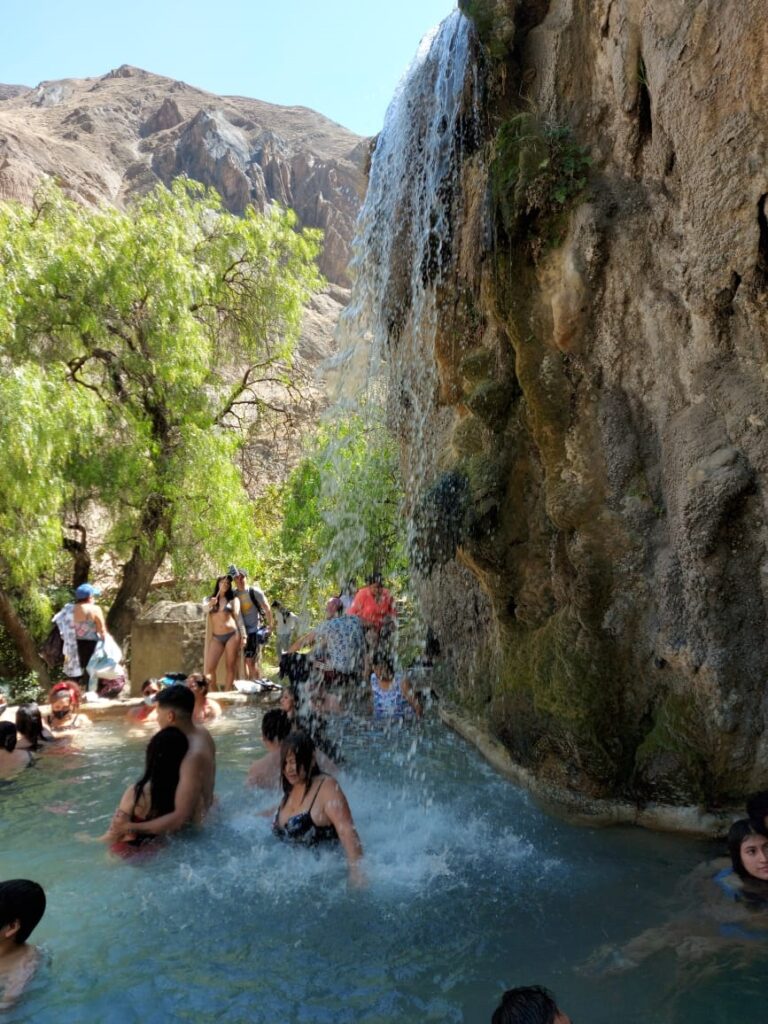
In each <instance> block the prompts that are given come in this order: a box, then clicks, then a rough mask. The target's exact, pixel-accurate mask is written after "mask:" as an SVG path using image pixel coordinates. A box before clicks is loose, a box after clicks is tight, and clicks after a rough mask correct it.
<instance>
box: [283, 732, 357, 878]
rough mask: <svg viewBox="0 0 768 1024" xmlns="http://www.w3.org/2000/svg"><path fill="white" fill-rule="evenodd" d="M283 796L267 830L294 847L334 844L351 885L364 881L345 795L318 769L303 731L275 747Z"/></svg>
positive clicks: (355, 835)
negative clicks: (342, 856)
mask: <svg viewBox="0 0 768 1024" xmlns="http://www.w3.org/2000/svg"><path fill="white" fill-rule="evenodd" d="M280 777H281V780H282V785H283V799H282V802H281V803H280V806H279V807H278V808H277V811H276V812H275V816H274V819H273V821H272V832H273V833H274V835H275V836H276V837H277V838H278V839H280V840H282V841H283V842H286V843H291V844H293V845H296V846H320V845H325V844H329V843H337V842H338V843H340V844H341V846H342V848H343V850H344V853H345V854H346V857H347V865H348V868H349V881H350V884H351V885H354V886H361V885H364V884H365V876H364V874H363V872H362V866H361V861H362V858H363V847H362V844H361V842H360V837H359V836H358V834H357V829H356V828H355V823H354V821H353V820H352V812H351V811H350V809H349V804H348V803H347V798H346V797H345V796H344V793H343V791H342V789H341V786H340V785H339V784H338V782H337V781H336V779H334V778H332V777H331V776H330V775H325V774H324V773H323V772H321V771H320V769H319V767H318V765H317V759H316V756H315V744H314V743H313V741H312V738H311V737H310V736H309V735H308V734H307V733H305V732H301V731H299V732H292V733H290V735H288V736H287V737H286V738H285V739H284V740H283V742H282V745H281V747H280Z"/></svg>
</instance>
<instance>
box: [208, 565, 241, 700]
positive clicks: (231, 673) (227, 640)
mask: <svg viewBox="0 0 768 1024" xmlns="http://www.w3.org/2000/svg"><path fill="white" fill-rule="evenodd" d="M232 581H233V577H232V576H219V578H218V579H217V580H216V583H215V584H214V587H213V593H212V594H211V596H210V597H209V598H208V599H207V611H208V615H209V617H210V618H209V622H210V627H211V630H210V640H209V642H208V649H207V651H206V655H205V678H206V679H207V680H208V685H209V687H210V688H211V689H212V690H216V689H218V687H217V685H216V669H217V668H218V666H219V662H220V661H221V656H222V654H223V655H224V664H225V666H226V670H227V683H226V689H227V690H231V689H233V688H234V684H235V669H236V667H237V656H238V654H239V653H240V648H241V647H242V646H243V644H244V643H245V626H243V624H242V622H241V619H240V599H239V598H238V596H237V594H235V591H234V589H233V587H232Z"/></svg>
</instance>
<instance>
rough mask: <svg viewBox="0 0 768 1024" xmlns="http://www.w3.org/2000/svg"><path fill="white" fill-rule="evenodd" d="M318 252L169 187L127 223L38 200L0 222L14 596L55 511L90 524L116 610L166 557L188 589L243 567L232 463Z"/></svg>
mask: <svg viewBox="0 0 768 1024" xmlns="http://www.w3.org/2000/svg"><path fill="white" fill-rule="evenodd" d="M319 244H320V233H319V232H317V231H309V230H305V231H299V230H297V224H296V218H295V215H294V214H293V213H292V212H290V211H274V212H271V213H269V214H267V215H261V214H258V213H257V212H256V211H254V210H249V211H248V212H247V213H246V215H245V216H244V217H242V218H238V217H235V216H233V215H231V214H229V213H227V212H226V211H225V210H224V209H223V208H222V206H221V201H220V199H219V197H218V195H217V194H216V193H215V192H213V191H212V190H207V189H205V188H203V186H201V185H198V184H196V183H193V182H190V181H188V180H186V179H178V180H177V181H176V182H174V184H173V187H172V188H171V190H168V189H165V188H164V187H162V186H158V187H157V188H156V189H155V190H153V191H152V192H150V193H149V194H148V195H146V196H144V197H143V198H142V199H140V200H139V201H138V202H137V203H136V204H135V205H134V206H132V207H131V208H130V209H129V210H127V211H119V210H116V209H113V208H106V207H105V208H99V209H84V208H83V207H81V206H79V205H77V204H75V203H74V202H71V201H69V200H67V199H66V198H65V197H64V196H63V195H62V193H61V192H60V191H59V190H58V189H57V188H56V187H55V186H53V185H47V186H46V187H45V188H44V189H43V191H42V192H41V193H40V195H39V196H38V197H37V201H36V204H35V208H34V210H33V212H32V213H30V211H29V210H27V209H24V208H23V207H21V206H20V205H17V204H5V205H3V206H2V207H0V361H1V362H2V364H3V365H4V367H6V368H8V369H9V370H11V372H10V373H9V375H8V376H7V379H6V380H5V381H4V383H3V387H4V388H5V394H3V396H2V397H3V399H6V398H7V399H8V400H9V401H5V400H3V402H2V405H3V408H4V409H8V408H10V409H11V414H10V415H6V413H4V414H3V420H2V421H0V434H1V435H2V437H1V438H0V439H1V440H2V443H3V447H4V450H5V448H6V447H7V448H8V451H9V453H10V458H9V459H7V460H5V465H4V466H2V467H1V468H0V474H2V476H1V477H0V483H3V484H4V488H3V489H4V494H3V496H2V497H1V498H0V502H2V504H0V527H2V531H3V534H4V537H3V540H2V541H0V544H1V543H5V544H6V545H7V548H6V549H5V551H4V550H3V548H2V547H0V557H5V558H6V559H7V561H8V565H9V571H10V573H11V579H12V580H13V581H14V582H15V583H18V584H21V582H22V581H23V580H24V579H25V578H26V577H28V576H29V575H30V574H32V575H34V574H35V573H37V572H40V571H41V570H42V568H43V567H44V566H46V565H47V564H49V563H50V560H51V559H52V558H53V557H54V551H55V549H56V548H57V546H59V545H60V543H61V528H60V522H61V514H62V509H63V507H64V505H65V504H66V502H67V500H68V499H69V498H71V497H72V496H73V495H77V497H78V501H79V502H80V503H82V502H87V501H94V502H98V503H99V505H100V506H101V507H103V508H105V509H106V510H107V511H108V514H109V517H110V520H111V522H112V529H111V532H110V534H109V537H108V538H107V545H108V547H109V548H110V550H111V551H112V552H113V554H114V555H115V556H117V557H124V558H126V559H127V560H128V561H127V568H126V570H125V575H124V577H123V580H122V581H121V586H120V588H119V589H118V601H116V604H117V603H118V602H119V600H120V598H121V597H122V598H124V599H125V600H124V601H123V604H124V605H127V603H128V599H129V598H130V597H134V596H137V595H138V596H139V598H141V596H142V590H143V592H144V593H146V588H147V587H148V586H149V583H150V582H151V579H152V576H153V575H154V572H155V571H156V569H157V567H159V565H160V563H161V562H162V560H163V558H164V557H165V556H166V554H168V553H170V554H171V556H172V559H173V564H174V567H175V568H176V570H177V572H180V573H181V572H185V571H189V570H194V572H195V574H196V575H198V574H199V573H200V571H201V570H203V571H208V570H210V571H213V569H214V566H215V565H216V564H221V562H222V561H223V560H226V561H227V562H228V561H232V560H235V561H243V562H245V561H247V560H248V559H249V558H250V557H251V556H252V555H253V554H254V551H253V532H254V531H253V516H252V511H251V508H250V506H249V503H248V501H247V496H246V493H245V489H244V487H243V481H242V477H241V474H240V471H239V468H238V466H237V464H236V461H235V456H236V453H237V449H238V447H239V446H240V445H241V444H242V443H243V441H244V439H245V438H246V437H247V436H248V433H249V431H251V430H253V429H255V428H256V427H257V426H258V424H259V422H260V417H261V416H262V415H263V414H264V410H265V403H264V400H263V398H262V396H261V393H260V391H259V388H260V386H261V385H264V384H265V382H269V384H270V385H272V384H275V383H277V384H279V383H280V382H281V381H285V380H287V377H288V374H289V368H290V361H291V357H292V352H293V346H294V344H295V340H296V337H297V334H298V329H299V325H300V318H301V312H302V307H303V303H304V302H305V301H306V300H307V299H308V297H309V295H310V294H311V292H312V291H313V290H314V289H316V288H317V287H318V286H319V285H320V283H321V278H320V276H319V273H318V271H317V268H316V265H315V260H316V257H317V254H318V251H319ZM30 496H31V497H30ZM23 524H24V529H21V527H22V525H23ZM10 538H13V540H12V541H10V540H9V539H10ZM131 573H132V574H133V577H134V578H133V579H131V580H128V578H127V577H128V575H129V574H131ZM114 610H115V609H114V606H113V612H114Z"/></svg>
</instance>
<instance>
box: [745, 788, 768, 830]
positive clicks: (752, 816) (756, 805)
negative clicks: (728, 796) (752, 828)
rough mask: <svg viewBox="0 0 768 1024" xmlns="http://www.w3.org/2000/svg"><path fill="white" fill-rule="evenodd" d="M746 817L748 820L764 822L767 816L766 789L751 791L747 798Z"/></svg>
mask: <svg viewBox="0 0 768 1024" xmlns="http://www.w3.org/2000/svg"><path fill="white" fill-rule="evenodd" d="M747 817H748V818H749V820H750V821H754V822H756V823H759V824H760V825H764V824H765V819H766V818H768V789H762V790H760V792H759V793H753V794H752V796H751V797H749V799H748V800H747Z"/></svg>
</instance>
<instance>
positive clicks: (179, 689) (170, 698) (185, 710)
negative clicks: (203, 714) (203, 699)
mask: <svg viewBox="0 0 768 1024" xmlns="http://www.w3.org/2000/svg"><path fill="white" fill-rule="evenodd" d="M157 705H158V707H161V708H170V710H171V711H175V712H176V714H177V715H178V714H181V715H186V716H187V718H191V717H192V712H193V711H194V710H195V695H194V693H192V691H191V690H190V688H189V687H188V686H185V685H184V683H174V684H173V686H166V687H165V688H164V689H163V690H161V691H160V693H158V695H157Z"/></svg>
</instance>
